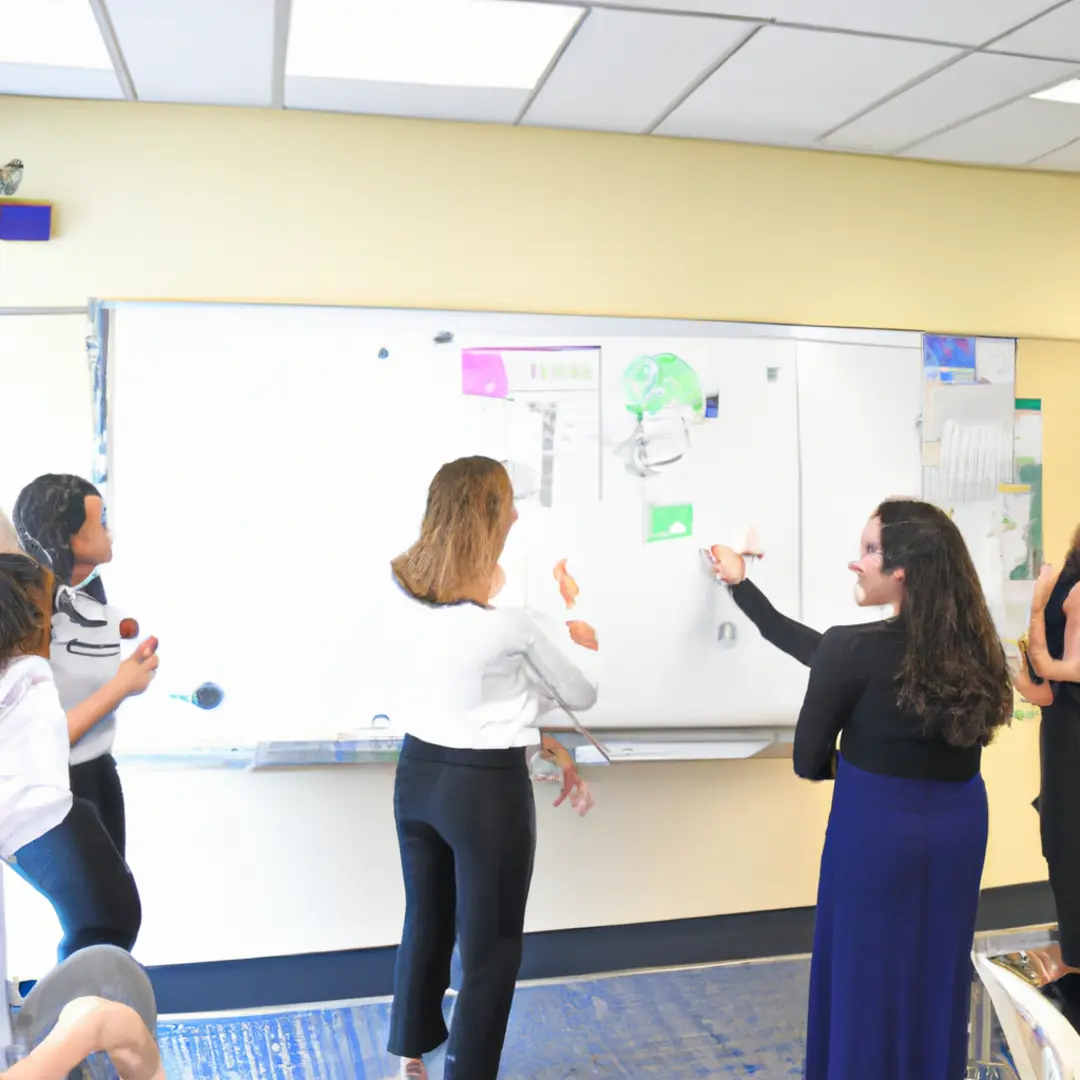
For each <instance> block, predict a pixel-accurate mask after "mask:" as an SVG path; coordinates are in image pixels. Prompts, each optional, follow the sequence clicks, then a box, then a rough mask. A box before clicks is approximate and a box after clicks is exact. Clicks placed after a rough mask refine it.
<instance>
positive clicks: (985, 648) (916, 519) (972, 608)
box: [874, 499, 1013, 747]
mask: <svg viewBox="0 0 1080 1080" xmlns="http://www.w3.org/2000/svg"><path fill="white" fill-rule="evenodd" d="M874 516H875V517H877V518H878V519H879V520H880V522H881V547H882V558H883V568H884V570H885V572H886V573H889V572H891V571H893V570H898V569H903V571H904V599H903V604H902V605H901V608H900V618H901V620H902V621H903V624H904V628H905V631H906V635H907V651H906V653H905V655H904V661H903V664H902V665H901V667H900V672H899V674H898V676H897V682H898V683H899V703H900V705H901V707H903V708H907V709H911V710H912V711H913V712H915V713H916V714H917V715H919V716H921V717H922V718H923V719H924V721H925V722H926V730H927V733H928V734H933V735H935V736H937V737H940V738H944V739H945V740H946V741H947V742H948V743H950V744H951V745H952V746H960V747H971V746H988V745H989V744H990V742H991V741H992V740H993V738H994V734H995V732H996V731H997V729H998V728H999V727H1001V726H1002V725H1003V724H1007V723H1008V722H1009V720H1010V719H1011V717H1012V711H1013V689H1012V680H1011V678H1010V676H1009V669H1008V666H1007V664H1006V661H1005V650H1004V648H1003V647H1002V644H1001V638H1000V637H999V636H998V632H997V629H996V628H995V626H994V620H993V619H992V618H991V616H990V609H989V608H988V607H987V604H986V598H985V597H984V596H983V591H982V586H981V585H980V584H979V578H978V575H977V574H976V572H975V564H974V563H973V562H972V560H971V555H970V553H969V552H968V549H967V545H966V544H965V543H964V538H963V537H962V536H961V535H960V530H959V529H958V528H957V527H956V525H955V523H954V522H953V521H952V519H951V518H950V517H949V515H948V514H946V513H945V512H944V511H943V510H939V509H938V508H937V507H936V506H932V505H931V504H930V503H925V502H919V501H917V500H915V499H889V500H887V501H886V502H883V503H882V504H881V505H880V506H879V507H878V508H877V510H876V511H875V515H874Z"/></svg>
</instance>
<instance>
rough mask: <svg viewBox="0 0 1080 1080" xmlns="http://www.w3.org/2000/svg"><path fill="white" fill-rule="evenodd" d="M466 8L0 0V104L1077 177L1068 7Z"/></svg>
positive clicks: (862, 0) (614, 2)
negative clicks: (901, 161) (495, 129)
mask: <svg viewBox="0 0 1080 1080" xmlns="http://www.w3.org/2000/svg"><path fill="white" fill-rule="evenodd" d="M470 2H473V0H470ZM425 4H426V5H427V7H426V8H425ZM435 4H439V5H441V6H434V5H435ZM465 5H466V0H0V27H3V31H2V33H3V37H2V38H0V94H5V93H6V94H32V95H44V96H55V97H75V98H116V99H119V98H130V99H136V100H139V101H157V102H187V103H198V104H216V105H244V106H256V107H265V108H282V107H284V108H292V109H319V110H326V111H333V112H351V113H377V114H383V115H391V116H415V117H428V118H435V119H445V120H462V121H475V122H486V123H500V124H525V125H532V126H541V127H556V128H573V129H585V130H596V131H618V132H627V133H632V134H642V135H656V136H677V137H683V138H701V139H725V140H735V141H740V142H751V143H763V144H768V145H782V146H796V147H811V148H817V149H825V150H838V151H854V152H869V153H875V154H887V155H897V156H903V157H908V158H928V159H933V160H939V161H957V162H967V163H976V164H998V165H1009V166H1020V167H1025V166H1026V167H1032V168H1038V169H1059V170H1069V171H1080V105H1068V104H1062V103H1060V102H1055V101H1046V100H1036V99H1033V98H1032V96H1031V95H1032V94H1035V93H1037V92H1039V91H1042V90H1045V89H1047V88H1049V87H1052V86H1055V85H1057V84H1058V83H1061V82H1063V81H1065V80H1068V79H1071V78H1074V77H1080V0H1057V2H1052V0H596V2H595V3H592V4H590V3H589V0H574V2H573V4H569V5H568V4H567V3H566V0H535V2H534V3H533V4H531V5H525V6H524V7H523V6H522V5H521V2H520V0H479V2H473V8H474V9H476V11H478V12H479V15H478V18H480V16H482V18H481V19H480V21H479V22H477V23H475V24H469V25H468V26H465V25H461V26H459V25H458V24H457V23H455V22H454V21H453V19H452V18H451V17H450V16H449V14H448V13H449V12H450V11H451V9H453V10H455V11H456V10H458V9H461V8H463V7H464V6H465ZM481 8H482V9H484V10H483V11H482V12H481V11H480V9H481ZM525 8H528V9H529V11H526V10H525ZM425 10H426V11H427V12H428V15H427V16H425V17H422V15H421V14H417V13H422V12H423V11H425ZM530 11H531V14H530V13H529V12H530ZM28 13H29V14H28ZM402 13H406V15H407V17H404V18H403V17H402ZM409 13H413V14H409ZM526 15H528V16H529V19H530V20H531V22H529V23H528V26H525V22H526V20H525V19H524V16H526ZM391 22H393V23H394V25H393V27H392V28H391V29H387V27H388V26H389V24H390V23H391ZM519 23H520V24H521V25H519ZM13 25H14V27H15V30H14V31H11V30H10V29H9V28H10V27H11V26H13ZM290 28H291V30H292V39H291V40H290ZM379 34H387V35H390V36H389V37H387V38H386V39H385V40H386V42H391V41H392V44H393V49H392V50H391V49H390V45H389V44H386V43H385V42H384V39H383V38H382V37H380V36H379ZM517 53H521V54H522V55H521V56H518V55H517ZM399 54H400V56H401V57H402V59H401V62H400V64H399V63H398V60H397V57H398V56H399ZM463 54H467V56H463ZM525 54H527V55H525ZM455 62H456V63H457V67H455V66H454V65H455ZM395 65H397V66H395ZM461 70H464V71H465V75H464V77H462V76H461V75H460V71H461ZM395 71H404V72H407V73H408V75H407V77H405V76H403V77H401V78H399V79H397V81H388V80H390V79H393V78H394V72H395ZM365 72H371V73H374V74H372V75H370V76H369V77H365ZM455 72H457V74H455ZM469 73H471V75H470V74H469ZM451 83H452V85H450V84H451ZM9 149H10V152H11V153H14V152H16V151H17V149H18V148H17V147H11V148H9Z"/></svg>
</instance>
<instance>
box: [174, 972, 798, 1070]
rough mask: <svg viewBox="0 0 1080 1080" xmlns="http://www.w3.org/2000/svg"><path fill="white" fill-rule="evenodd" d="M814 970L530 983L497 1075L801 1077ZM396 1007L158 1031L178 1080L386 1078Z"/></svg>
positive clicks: (224, 1020)
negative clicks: (387, 1047)
mask: <svg viewBox="0 0 1080 1080" xmlns="http://www.w3.org/2000/svg"><path fill="white" fill-rule="evenodd" d="M808 981H809V964H808V962H806V961H802V960H798V961H783V962H777V963H771V964H755V965H746V966H731V967H711V968H694V969H689V970H682V971H658V972H645V973H640V974H635V975H617V976H612V977H607V978H596V979H585V980H578V981H574V982H570V983H559V984H554V983H553V984H541V985H533V986H524V987H521V988H520V989H519V990H518V992H517V995H516V997H515V999H514V1009H513V1013H512V1014H511V1018H510V1028H509V1031H508V1033H507V1039H506V1048H505V1052H504V1054H503V1065H502V1070H501V1072H500V1077H502V1078H504V1080H583V1078H586V1077H589V1078H598V1080H601V1078H607V1077H612V1078H615V1077H618V1078H620V1080H625V1078H626V1077H669V1078H679V1077H710V1076H712V1077H717V1076H719V1077H747V1076H753V1077H757V1078H760V1080H780V1078H783V1077H798V1076H800V1075H801V1073H802V1060H803V1054H804V1048H805V1010H806V995H807V986H808ZM389 1012H390V1006H389V1004H388V1003H384V1002H377V1003H373V1004H370V1005H359V1006H350V1007H344V1008H315V1009H308V1010H304V1011H300V1012H275V1013H263V1014H256V1015H251V1014H248V1015H238V1016H236V1017H214V1018H208V1019H195V1020H182V1021H166V1022H163V1023H161V1024H160V1026H159V1029H158V1031H159V1042H160V1045H161V1051H162V1057H163V1059H164V1062H165V1068H166V1071H167V1074H168V1076H169V1077H170V1078H171V1080H189V1078H190V1080H389V1078H391V1077H396V1076H397V1062H396V1060H394V1059H392V1058H390V1057H388V1056H387V1055H386V1053H385V1050H384V1046H385V1042H386V1030H387V1024H388V1020H389ZM432 1080H435V1077H434V1075H433V1078H432Z"/></svg>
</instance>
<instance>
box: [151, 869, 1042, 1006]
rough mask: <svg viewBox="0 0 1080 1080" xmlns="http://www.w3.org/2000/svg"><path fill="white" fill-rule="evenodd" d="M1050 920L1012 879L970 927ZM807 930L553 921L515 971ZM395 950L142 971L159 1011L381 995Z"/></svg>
mask: <svg viewBox="0 0 1080 1080" xmlns="http://www.w3.org/2000/svg"><path fill="white" fill-rule="evenodd" d="M1055 919H1056V916H1055V914H1054V902H1053V897H1052V895H1051V893H1050V888H1049V886H1048V885H1047V884H1046V883H1045V882H1035V883H1032V884H1029V885H1011V886H1007V887H1004V888H999V889H989V890H987V891H985V892H984V893H983V895H982V901H981V904H980V907H979V923H978V929H979V930H980V931H987V930H1007V929H1012V928H1014V927H1021V926H1036V925H1042V924H1045V923H1052V922H1054V921H1055ZM813 932H814V909H813V908H791V909H788V910H786V911H755V912H747V913H745V914H739V915H714V916H708V917H705V918H699V919H676V920H672V921H669V922H654V923H634V924H632V925H629V926H594V927H584V928H582V929H579V930H552V931H548V932H544V933H537V934H529V935H527V936H526V939H525V955H524V959H523V962H522V966H521V978H522V979H558V978H570V977H572V976H575V975H595V974H600V973H602V972H608V971H626V970H630V969H636V968H652V967H680V966H685V965H690V964H712V963H723V962H725V961H737V960H752V959H758V958H764V957H774V956H791V955H795V954H802V953H808V952H810V947H811V943H812V940H813ZM396 951H397V950H396V947H395V946H386V947H383V948H377V949H355V950H350V951H344V952H328V953H308V954H305V955H300V956H274V957H265V958H261V959H257V960H225V961H220V962H214V963H204V964H176V965H170V966H167V967H155V968H151V969H150V979H151V981H152V983H153V985H154V993H155V995H156V996H157V1002H158V1011H159V1012H161V1013H165V1014H168V1013H201V1012H231V1011H239V1010H243V1009H257V1008H271V1007H275V1006H285V1005H297V1004H304V1003H310V1002H319V1001H342V1000H349V999H352V998H368V997H384V996H389V995H390V994H391V993H392V992H393V986H394V955H395V953H396ZM454 981H455V984H456V982H457V980H456V979H455V980H454Z"/></svg>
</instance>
